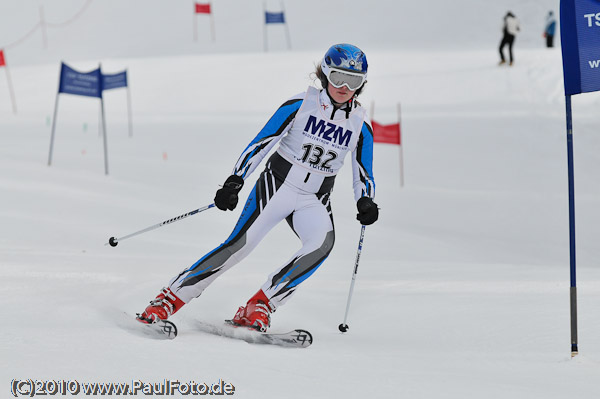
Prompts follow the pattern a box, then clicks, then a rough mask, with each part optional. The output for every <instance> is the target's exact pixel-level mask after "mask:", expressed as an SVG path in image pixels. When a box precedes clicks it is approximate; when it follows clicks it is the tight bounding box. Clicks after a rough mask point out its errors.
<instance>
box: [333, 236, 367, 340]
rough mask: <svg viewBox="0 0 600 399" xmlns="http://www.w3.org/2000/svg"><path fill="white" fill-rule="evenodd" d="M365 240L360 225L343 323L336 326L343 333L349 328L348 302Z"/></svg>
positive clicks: (352, 290) (350, 298)
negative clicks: (347, 322)
mask: <svg viewBox="0 0 600 399" xmlns="http://www.w3.org/2000/svg"><path fill="white" fill-rule="evenodd" d="M364 238H365V225H362V227H361V229H360V239H359V240H358V251H356V261H355V262H354V272H352V282H351V283H350V293H349V294H348V303H347V304H346V314H345V315H344V322H343V323H342V324H340V325H339V326H338V328H339V330H340V331H341V332H343V333H345V332H346V331H348V329H349V328H350V327H348V324H346V321H347V320H348V311H349V310H350V301H351V300H352V292H354V282H355V281H356V273H358V261H359V260H360V253H361V251H362V246H363V240H364Z"/></svg>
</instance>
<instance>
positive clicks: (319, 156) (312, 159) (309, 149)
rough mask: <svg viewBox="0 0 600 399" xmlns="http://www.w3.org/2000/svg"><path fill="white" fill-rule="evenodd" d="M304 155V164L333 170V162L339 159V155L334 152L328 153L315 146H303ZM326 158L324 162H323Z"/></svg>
mask: <svg viewBox="0 0 600 399" xmlns="http://www.w3.org/2000/svg"><path fill="white" fill-rule="evenodd" d="M302 149H303V150H304V154H303V155H302V162H307V161H308V163H310V164H311V165H317V166H320V167H321V168H326V169H329V168H331V162H332V161H333V160H334V159H336V158H337V157H338V154H337V153H336V152H334V151H331V150H329V151H327V153H325V150H324V149H323V147H321V146H319V145H314V144H304V145H303V146H302ZM323 156H324V158H325V159H324V160H323Z"/></svg>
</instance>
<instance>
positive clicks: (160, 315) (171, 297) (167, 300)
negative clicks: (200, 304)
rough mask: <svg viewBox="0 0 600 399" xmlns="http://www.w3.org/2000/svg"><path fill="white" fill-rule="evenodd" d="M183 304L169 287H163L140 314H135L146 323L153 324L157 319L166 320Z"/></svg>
mask: <svg viewBox="0 0 600 399" xmlns="http://www.w3.org/2000/svg"><path fill="white" fill-rule="evenodd" d="M183 305H185V302H183V301H182V300H181V299H179V298H177V296H176V295H175V294H173V292H172V291H171V289H169V288H163V289H162V291H161V292H160V293H159V294H158V295H157V296H156V298H154V299H153V300H152V301H150V305H148V307H146V310H144V312H143V313H142V314H139V313H138V315H137V319H138V320H139V321H140V322H142V323H146V324H153V323H156V322H157V321H159V320H167V319H168V318H169V316H171V315H172V314H175V312H177V311H178V310H179V309H181V307H182V306H183Z"/></svg>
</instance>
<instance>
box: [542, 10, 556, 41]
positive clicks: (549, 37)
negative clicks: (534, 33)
mask: <svg viewBox="0 0 600 399" xmlns="http://www.w3.org/2000/svg"><path fill="white" fill-rule="evenodd" d="M555 32H556V19H555V18H554V13H553V12H552V11H548V16H546V28H545V29H544V37H545V38H546V47H548V48H551V47H554V33H555Z"/></svg>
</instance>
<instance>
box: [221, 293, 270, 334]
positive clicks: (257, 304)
mask: <svg viewBox="0 0 600 399" xmlns="http://www.w3.org/2000/svg"><path fill="white" fill-rule="evenodd" d="M274 311H275V307H274V306H273V305H271V304H270V303H269V298H267V296H266V295H265V293H264V292H263V291H262V290H259V291H258V292H257V293H256V294H254V296H253V297H252V298H250V300H249V301H248V303H247V304H246V306H245V307H244V306H240V308H239V309H238V311H237V313H236V314H235V316H234V317H233V320H231V321H232V322H233V324H235V325H238V326H242V327H250V328H253V329H255V330H258V331H261V332H265V331H267V328H269V327H270V326H271V313H273V312H274Z"/></svg>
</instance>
